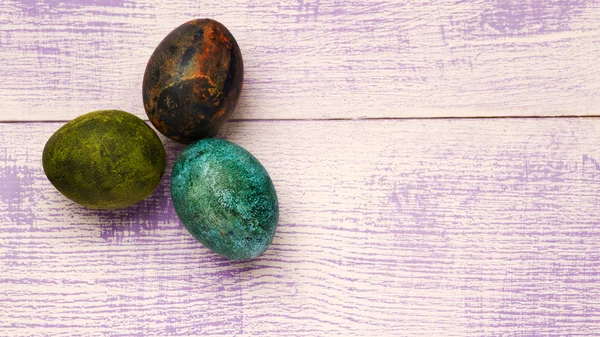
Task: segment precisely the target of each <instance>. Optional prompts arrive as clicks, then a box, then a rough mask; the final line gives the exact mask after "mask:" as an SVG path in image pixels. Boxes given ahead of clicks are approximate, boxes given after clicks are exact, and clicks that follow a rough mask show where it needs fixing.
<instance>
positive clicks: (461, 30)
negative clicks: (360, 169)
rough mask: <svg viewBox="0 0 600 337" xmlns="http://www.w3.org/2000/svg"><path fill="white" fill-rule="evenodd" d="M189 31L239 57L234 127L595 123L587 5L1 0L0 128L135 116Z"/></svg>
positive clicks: (599, 31) (593, 37)
mask: <svg viewBox="0 0 600 337" xmlns="http://www.w3.org/2000/svg"><path fill="white" fill-rule="evenodd" d="M198 17H211V18H215V19H217V20H219V21H221V22H223V23H224V24H225V25H226V26H227V27H229V28H230V30H231V31H232V32H233V34H234V35H235V36H236V38H237V40H238V42H239V44H240V46H241V48H242V52H243V55H244V60H245V67H246V77H245V89H244V93H243V96H242V101H241V103H240V105H239V109H238V111H237V112H236V114H235V115H234V118H237V119H329V118H365V117H369V118H376V117H439V116H514V115H519V116H523V115H528V116H529V115H532V116H533V115H548V116H555V115H594V114H596V115H597V114H598V110H597V106H598V105H599V103H600V101H599V100H600V98H599V95H598V92H599V91H600V81H598V80H597V79H598V77H600V74H599V71H600V70H599V68H598V66H597V65H598V63H599V62H600V3H599V2H598V1H594V0H551V1H534V0H519V1H509V0H501V1H483V0H471V1H459V0H441V1H429V0H418V1H397V0H378V1H353V0H352V1H319V0H280V1H269V0H232V1H217V0H207V1H201V2H199V1H195V0H194V1H192V0H143V1H142V0H77V1H56V0H52V1H41V0H4V1H2V2H1V3H0V74H1V76H2V82H1V83H0V97H2V100H1V102H0V110H1V111H2V114H0V120H5V121H6V120H24V121H31V120H67V119H71V118H73V117H75V116H78V115H80V114H83V113H85V112H89V111H93V110H99V109H107V108H118V109H123V110H126V111H130V112H133V113H135V114H137V115H139V116H145V114H144V111H143V106H142V94H141V82H142V77H143V72H144V69H145V65H146V62H147V60H148V58H149V56H150V54H151V53H152V51H153V49H154V47H155V46H156V45H157V44H158V42H159V41H160V40H161V39H162V38H163V37H164V36H165V35H166V34H167V33H168V32H169V31H170V30H172V29H173V28H175V27H176V26H178V25H179V24H181V23H183V22H185V21H187V20H190V19H193V18H198Z"/></svg>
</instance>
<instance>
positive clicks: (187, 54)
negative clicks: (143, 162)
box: [143, 19, 244, 143]
mask: <svg viewBox="0 0 600 337" xmlns="http://www.w3.org/2000/svg"><path fill="white" fill-rule="evenodd" d="M243 79H244V67H243V62H242V53H241V52H240V48H239V46H238V44H237V42H236V41H235V39H234V37H233V35H231V33H230V32H229V30H227V28H225V26H223V25H222V24H220V23H219V22H217V21H214V20H210V19H198V20H192V21H189V22H186V23H184V24H183V25H181V26H179V27H177V28H175V30H173V31H172V32H171V33H169V35H167V36H166V37H165V38H164V39H163V40H162V42H161V43H160V44H159V45H158V47H156V50H154V53H153V54H152V56H151V57H150V60H149V61H148V65H147V66H146V72H145V74H144V82H143V99H144V108H145V109H146V113H147V114H148V118H149V119H150V121H151V122H152V124H153V125H154V127H156V129H157V130H158V131H160V132H161V133H162V134H164V135H165V136H167V137H169V138H171V139H173V140H176V141H180V142H184V143H189V142H192V141H195V140H198V139H201V138H205V137H209V136H211V135H213V134H215V133H216V132H217V131H218V130H219V128H220V127H221V126H222V125H223V124H224V123H225V121H227V119H228V118H229V116H231V114H232V113H233V110H234V109H235V107H236V105H237V102H238V99H239V97H240V93H241V91H242V82H243Z"/></svg>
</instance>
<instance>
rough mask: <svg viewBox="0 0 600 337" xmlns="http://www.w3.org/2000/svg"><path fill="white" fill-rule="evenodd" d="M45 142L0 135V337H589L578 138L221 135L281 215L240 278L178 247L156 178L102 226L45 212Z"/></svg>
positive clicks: (184, 236)
mask: <svg viewBox="0 0 600 337" xmlns="http://www.w3.org/2000/svg"><path fill="white" fill-rule="evenodd" d="M60 125H61V123H8V124H7V123H4V124H2V123H0V289H1V291H0V303H1V304H2V310H0V335H3V336H20V335H36V334H37V335H40V336H41V335H48V334H57V335H63V336H83V335H85V336H91V335H98V336H100V335H110V336H119V335H140V336H141V335H158V336H166V335H200V334H215V335H229V336H233V335H236V336H252V335H269V336H301V335H303V336H330V335H335V334H341V335H344V336H599V335H600V329H599V327H600V300H599V299H600V220H599V216H600V210H599V203H600V193H599V192H600V164H599V161H600V137H598V134H599V131H600V120H598V119H541V120H539V119H537V120H536V119H517V120H513V119H489V120H477V119H475V120H405V121H401V120H396V121H320V122H318V121H313V122H303V121H280V122H277V121H270V122H269V121H252V122H250V121H248V122H231V123H228V124H227V125H226V127H225V130H224V131H223V133H222V136H224V137H227V138H228V139H230V140H232V141H234V142H237V143H239V144H240V145H242V146H244V147H245V148H247V149H248V150H250V151H251V152H252V153H254V154H255V155H256V156H257V158H258V159H259V160H261V161H262V162H263V164H264V165H265V167H266V168H267V169H268V171H269V172H270V174H271V176H272V178H273V180H274V183H275V186H276V188H277V191H278V195H279V199H280V203H281V219H280V225H279V228H278V231H277V235H276V238H275V240H274V243H273V245H272V247H271V248H270V249H269V250H268V251H267V252H266V253H265V254H264V255H263V256H262V257H261V258H259V259H258V260H256V261H253V262H245V263H232V262H228V261H226V260H223V259H221V258H219V257H217V256H215V255H214V254H212V253H211V252H209V251H208V250H207V249H205V248H204V247H202V246H201V245H200V244H199V243H198V242H196V241H195V239H193V238H192V237H191V235H189V234H188V233H187V232H186V230H185V229H184V228H183V227H182V225H181V224H180V223H179V221H178V219H177V217H176V215H175V213H174V211H173V208H172V205H171V202H170V198H169V193H168V188H167V187H166V186H167V184H168V172H167V175H166V176H165V178H164V179H163V184H161V185H160V187H159V188H158V189H157V191H156V192H155V193H154V194H153V195H152V196H151V197H150V198H149V199H147V200H145V201H143V202H142V203H140V204H138V205H136V206H133V207H131V208H129V209H125V210H121V211H112V212H109V211H92V210H88V209H85V208H83V207H80V206H77V205H76V204H73V203H72V202H70V201H68V200H67V199H65V198H64V197H62V196H61V195H60V194H59V193H58V192H57V191H56V190H55V189H54V188H53V187H52V186H51V184H50V183H49V182H48V181H47V179H46V178H45V176H44V174H43V171H42V169H41V162H40V157H41V152H42V149H43V146H44V143H45V141H46V139H47V138H48V137H49V136H50V135H51V134H52V132H53V131H54V130H56V129H57V128H58V127H59V126H60ZM166 147H167V151H168V153H169V165H168V171H169V170H170V166H171V164H172V162H173V158H174V157H175V156H176V155H177V154H178V153H179V152H180V151H181V149H182V147H181V146H180V145H175V144H174V143H172V142H166Z"/></svg>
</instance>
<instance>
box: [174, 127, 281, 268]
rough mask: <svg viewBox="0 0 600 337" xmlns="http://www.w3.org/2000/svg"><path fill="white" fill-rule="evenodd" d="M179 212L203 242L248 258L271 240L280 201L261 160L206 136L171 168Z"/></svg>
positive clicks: (231, 256)
mask: <svg viewBox="0 0 600 337" xmlns="http://www.w3.org/2000/svg"><path fill="white" fill-rule="evenodd" d="M171 196H172V198H173V205H174V206H175V210H176V211H177V215H178V216H179V218H180V219H181V221H182V222H183V224H184V225H185V227H186V228H187V229H188V231H190V233H191V234H192V235H193V236H194V237H196V238H197V239H198V240H199V241H200V242H202V244H204V245H205V246H206V247H208V248H210V249H211V250H212V251H214V252H215V253H217V254H219V255H221V256H224V257H227V258H229V259H232V260H249V259H252V258H255V257H257V256H259V255H261V254H262V253H263V252H264V251H265V250H266V249H267V248H268V247H269V245H270V244H271V241H272V240H273V236H274V235H275V229H276V227H277V220H278V217H279V205H278V202H277V195H276V193H275V187H274V186H273V182H272V181H271V178H270V177H269V174H268V173H267V171H266V170H265V168H264V167H263V166H262V164H261V163H260V162H259V161H258V160H257V159H256V158H255V157H254V156H253V155H252V154H250V153H249V152H248V151H246V150H245V149H243V148H242V147H240V146H238V145H236V144H234V143H231V142H229V141H226V140H222V139H215V138H209V139H203V140H200V141H198V142H196V143H194V144H192V145H190V146H188V147H187V148H186V149H185V150H184V151H183V152H182V153H181V155H179V157H178V158H177V160H176V162H175V164H174V166H173V171H172V174H171Z"/></svg>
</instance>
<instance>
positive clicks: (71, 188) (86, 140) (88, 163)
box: [42, 110, 166, 209]
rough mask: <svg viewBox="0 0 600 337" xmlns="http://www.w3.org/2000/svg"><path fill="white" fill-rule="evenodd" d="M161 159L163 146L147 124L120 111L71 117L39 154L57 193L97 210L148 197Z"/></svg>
mask: <svg viewBox="0 0 600 337" xmlns="http://www.w3.org/2000/svg"><path fill="white" fill-rule="evenodd" d="M165 162H166V159H165V149H164V147H163V145H162V143H161V141H160V139H159V138H158V136H157V135H156V133H155V132H154V131H153V130H152V128H150V126H148V124H146V123H145V122H144V121H142V120H141V119H139V118H138V117H136V116H134V115H132V114H130V113H127V112H125V111H119V110H104V111H96V112H90V113H88V114H85V115H83V116H80V117H78V118H75V119H74V120H72V121H70V122H68V123H67V124H65V125H64V126H62V127H61V128H60V129H58V130H57V131H56V132H55V133H54V134H53V135H52V136H51V137H50V139H49V140H48V142H47V143H46V146H45V147H44V152H43V154H42V164H43V167H44V172H45V173H46V176H47V177H48V180H50V182H51V183H52V185H54V187H56V189H57V190H58V191H59V192H60V193H62V194H63V195H65V196H66V197H67V198H69V199H71V200H73V201H75V202H77V203H79V204H82V205H84V206H87V207H91V208H102V209H114V208H122V207H127V206H130V205H133V204H135V203H137V202H139V201H141V200H143V199H145V198H146V197H148V196H149V195H150V194H151V193H152V191H153V190H154V189H155V188H156V186H158V184H159V183H160V180H161V178H162V175H163V173H164V170H165Z"/></svg>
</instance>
